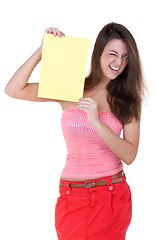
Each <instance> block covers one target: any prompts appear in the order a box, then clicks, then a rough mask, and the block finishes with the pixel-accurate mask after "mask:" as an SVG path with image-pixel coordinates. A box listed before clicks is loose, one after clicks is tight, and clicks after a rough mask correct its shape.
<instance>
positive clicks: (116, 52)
mask: <svg viewBox="0 0 160 240" xmlns="http://www.w3.org/2000/svg"><path fill="white" fill-rule="evenodd" d="M109 51H112V52H115V53H116V54H118V52H116V51H115V50H109ZM124 55H128V52H126V53H125V54H124Z"/></svg>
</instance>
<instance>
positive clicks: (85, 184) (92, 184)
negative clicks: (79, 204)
mask: <svg viewBox="0 0 160 240" xmlns="http://www.w3.org/2000/svg"><path fill="white" fill-rule="evenodd" d="M87 183H91V186H87ZM84 186H85V187H86V188H90V187H95V182H90V181H87V182H85V183H84Z"/></svg>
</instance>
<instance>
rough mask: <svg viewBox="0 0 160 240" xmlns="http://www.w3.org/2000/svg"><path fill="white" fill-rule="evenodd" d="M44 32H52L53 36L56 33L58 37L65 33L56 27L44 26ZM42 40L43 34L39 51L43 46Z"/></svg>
mask: <svg viewBox="0 0 160 240" xmlns="http://www.w3.org/2000/svg"><path fill="white" fill-rule="evenodd" d="M45 33H48V34H54V36H55V37H56V36H57V35H58V36H59V37H62V36H65V34H64V33H63V32H61V31H59V30H58V28H53V27H50V28H46V29H45V31H44V34H45ZM43 40H44V36H43V39H42V43H41V46H40V49H41V51H42V48H43Z"/></svg>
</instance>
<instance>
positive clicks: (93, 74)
mask: <svg viewBox="0 0 160 240" xmlns="http://www.w3.org/2000/svg"><path fill="white" fill-rule="evenodd" d="M112 39H121V40H123V41H124V42H125V43H126V46H127V51H128V63H127V66H126V67H125V69H124V70H123V72H122V73H121V74H120V75H119V76H117V77H116V78H115V79H113V80H111V81H110V82H109V83H108V84H107V86H106V90H107V92H108V95H107V99H106V100H107V101H108V103H109V104H110V108H111V111H112V112H113V113H114V115H115V116H116V117H117V118H118V119H119V120H120V121H121V122H122V124H123V125H124V124H125V123H128V122H131V120H132V118H133V117H135V118H136V119H139V120H140V116H141V105H142V102H143V96H144V89H145V88H146V86H145V84H144V81H143V76H142V67H141V60H140V56H139V52H138V48H137V44H136V42H135V39H134V37H133V36H132V34H131V33H130V32H129V30H128V29H127V28H126V27H124V26H123V25H121V24H118V23H114V22H111V23H109V24H107V25H105V26H104V27H103V28H102V30H101V31H100V32H99V34H98V36H97V39H96V42H95V45H94V49H93V53H92V58H91V70H90V73H89V75H88V77H86V78H85V85H84V90H91V89H92V88H94V87H95V86H96V85H97V84H99V83H100V81H101V77H102V71H101V69H100V57H101V54H102V52H103V50H104V47H105V46H106V44H107V43H108V42H109V41H110V40H112ZM146 89H147V88H146Z"/></svg>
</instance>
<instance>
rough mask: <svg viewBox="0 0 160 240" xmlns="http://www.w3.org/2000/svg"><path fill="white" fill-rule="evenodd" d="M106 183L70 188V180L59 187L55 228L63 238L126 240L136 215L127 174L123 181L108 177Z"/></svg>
mask: <svg viewBox="0 0 160 240" xmlns="http://www.w3.org/2000/svg"><path fill="white" fill-rule="evenodd" d="M104 178H105V180H106V182H107V185H105V186H97V187H91V188H86V187H85V186H84V187H72V188H71V187H70V186H69V184H70V183H85V182H86V181H68V180H63V179H60V182H63V183H65V185H64V186H59V193H60V196H59V197H58V198H57V203H56V205H55V229H56V232H57V236H58V239H59V240H71V239H74V240H124V239H125V235H126V231H127V228H128V226H129V224H130V222H131V217H132V199H131V191H130V187H129V185H128V183H127V181H126V177H125V175H123V176H122V177H121V178H122V180H123V181H122V182H119V183H112V182H111V178H110V177H102V178H98V179H94V180H93V179H92V180H90V181H98V180H101V179H104Z"/></svg>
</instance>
